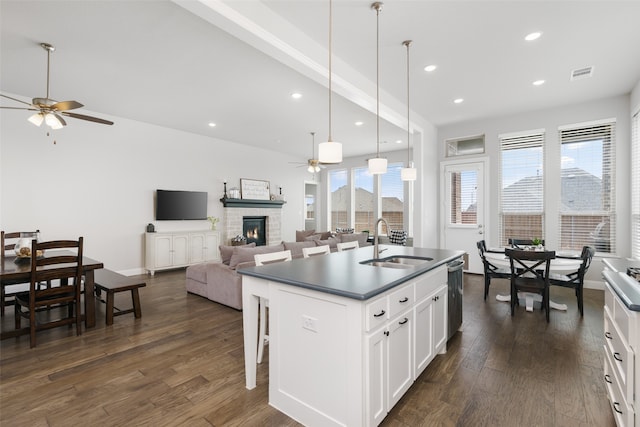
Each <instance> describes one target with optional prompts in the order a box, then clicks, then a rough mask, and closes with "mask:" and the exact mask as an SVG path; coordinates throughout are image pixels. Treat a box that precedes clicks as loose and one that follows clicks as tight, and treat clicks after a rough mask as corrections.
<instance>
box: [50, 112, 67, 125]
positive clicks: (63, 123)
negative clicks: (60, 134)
mask: <svg viewBox="0 0 640 427" xmlns="http://www.w3.org/2000/svg"><path fill="white" fill-rule="evenodd" d="M52 114H53V115H54V116H56V119H58V120H60V123H61V124H62V126H66V125H67V122H65V121H64V119H63V118H62V117H60V114H58V113H52Z"/></svg>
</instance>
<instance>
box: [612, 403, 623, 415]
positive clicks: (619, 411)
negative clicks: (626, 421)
mask: <svg viewBox="0 0 640 427" xmlns="http://www.w3.org/2000/svg"><path fill="white" fill-rule="evenodd" d="M618 406H620V404H619V403H618V402H613V410H614V411H616V412H617V413H619V414H622V411H621V410H620V409H618Z"/></svg>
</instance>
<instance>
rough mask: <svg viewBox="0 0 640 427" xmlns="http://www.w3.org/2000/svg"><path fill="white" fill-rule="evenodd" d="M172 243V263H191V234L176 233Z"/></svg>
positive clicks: (178, 264) (177, 264) (176, 264)
mask: <svg viewBox="0 0 640 427" xmlns="http://www.w3.org/2000/svg"><path fill="white" fill-rule="evenodd" d="M172 243H173V247H172V252H171V254H172V258H173V259H172V261H173V262H172V265H175V266H180V265H187V264H188V263H189V249H188V248H189V235H187V234H184V235H183V234H175V235H174V236H173V242H172Z"/></svg>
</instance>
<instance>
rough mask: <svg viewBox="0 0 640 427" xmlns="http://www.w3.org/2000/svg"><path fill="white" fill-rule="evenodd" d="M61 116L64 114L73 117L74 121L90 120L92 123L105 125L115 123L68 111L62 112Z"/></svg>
mask: <svg viewBox="0 0 640 427" xmlns="http://www.w3.org/2000/svg"><path fill="white" fill-rule="evenodd" d="M60 114H62V115H63V116H67V117H72V118H74V119H80V120H88V121H90V122H95V123H101V124H103V125H112V124H113V122H111V121H109V120H104V119H99V118H97V117H91V116H85V115H84V114H77V113H69V112H67V111H61V112H60Z"/></svg>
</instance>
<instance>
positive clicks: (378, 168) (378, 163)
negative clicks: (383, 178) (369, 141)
mask: <svg viewBox="0 0 640 427" xmlns="http://www.w3.org/2000/svg"><path fill="white" fill-rule="evenodd" d="M371 8H372V9H375V10H376V157H375V158H374V159H369V173H370V174H372V175H380V174H383V173H387V159H381V158H380V11H381V10H382V3H381V2H375V3H373V4H372V5H371Z"/></svg>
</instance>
